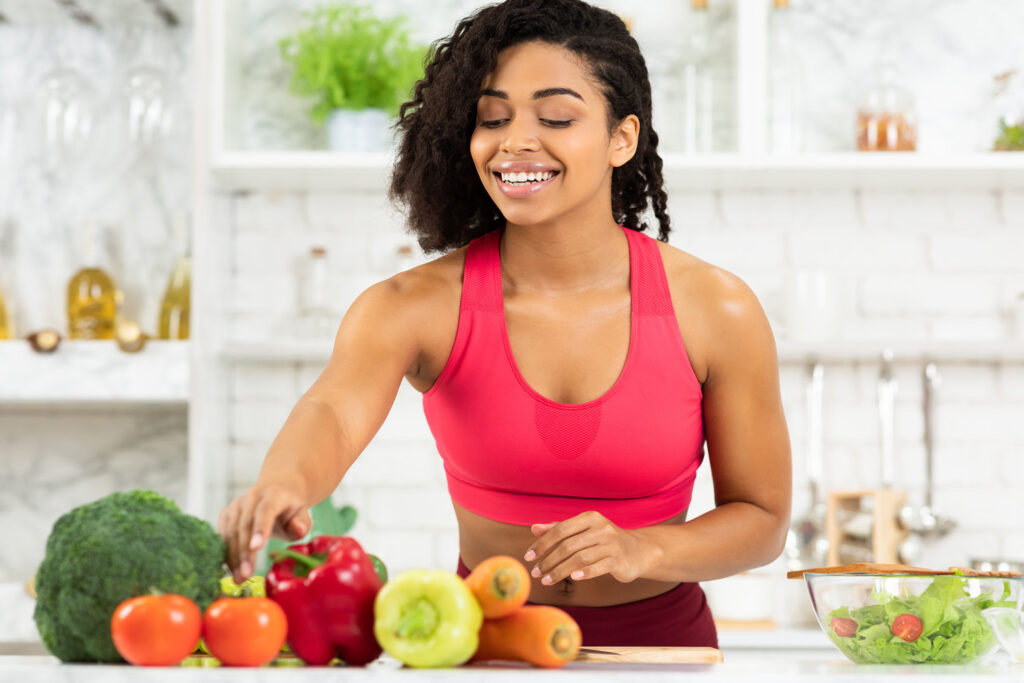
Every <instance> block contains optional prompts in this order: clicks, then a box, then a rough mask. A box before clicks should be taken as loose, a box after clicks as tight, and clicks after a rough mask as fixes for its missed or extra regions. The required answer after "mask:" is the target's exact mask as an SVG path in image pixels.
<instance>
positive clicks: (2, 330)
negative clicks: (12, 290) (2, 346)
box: [0, 289, 14, 340]
mask: <svg viewBox="0 0 1024 683" xmlns="http://www.w3.org/2000/svg"><path fill="white" fill-rule="evenodd" d="M11 328H12V326H11V320H10V318H9V317H8V316H7V304H6V303H5V301H4V290H3V289H0V340H3V339H10V338H11V337H13V336H14V331H13V330H12V329H11Z"/></svg>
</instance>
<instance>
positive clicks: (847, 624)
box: [831, 617, 857, 638]
mask: <svg viewBox="0 0 1024 683" xmlns="http://www.w3.org/2000/svg"><path fill="white" fill-rule="evenodd" d="M831 625H832V631H834V632H835V634H836V635H837V636H839V637H840V638H850V637H852V636H853V634H854V633H856V632H857V622H856V621H854V620H853V619H847V618H846V617H833V618H832V622H831Z"/></svg>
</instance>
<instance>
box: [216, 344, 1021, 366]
mask: <svg viewBox="0 0 1024 683" xmlns="http://www.w3.org/2000/svg"><path fill="white" fill-rule="evenodd" d="M332 343H333V342H331V341H330V340H325V341H319V340H318V341H306V340H268V341H258V342H231V343H228V344H226V345H225V346H224V348H223V349H222V351H221V355H222V356H223V357H224V358H225V359H226V360H230V361H233V362H236V363H326V362H327V360H328V359H329V358H330V357H331V349H332ZM885 349H891V350H892V352H893V362H894V363H920V362H926V361H934V362H936V363H957V364H968V365H975V364H1007V363H1009V364H1016V363H1024V342H1020V341H988V342H911V341H904V342H894V343H883V342H865V341H822V342H792V341H784V340H783V341H779V342H778V355H779V363H780V364H781V365H799V364H802V363H812V362H815V361H820V362H822V363H834V364H842V363H860V362H874V361H878V360H879V359H881V357H882V352H883V350H885Z"/></svg>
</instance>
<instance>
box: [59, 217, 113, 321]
mask: <svg viewBox="0 0 1024 683" xmlns="http://www.w3.org/2000/svg"><path fill="white" fill-rule="evenodd" d="M96 232H97V229H96V226H95V225H94V224H89V225H87V226H86V228H85V250H84V254H85V259H84V263H85V264H86V265H85V267H83V268H82V269H81V270H79V271H78V272H77V273H75V274H74V276H73V277H72V278H71V280H70V281H69V282H68V299H67V310H68V337H69V338H71V339H113V338H114V326H115V324H116V318H117V290H116V287H114V281H113V279H112V278H111V277H110V275H108V274H107V273H106V271H104V270H103V269H102V268H101V267H100V266H99V259H98V257H97V249H96V237H97V236H96Z"/></svg>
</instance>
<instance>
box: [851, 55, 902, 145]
mask: <svg viewBox="0 0 1024 683" xmlns="http://www.w3.org/2000/svg"><path fill="white" fill-rule="evenodd" d="M857 149H858V150H860V151H862V152H912V151H914V150H915V149H917V116H916V114H915V111H914V97H913V95H911V94H910V91H909V90H907V89H906V88H905V87H903V86H902V85H901V84H900V82H899V72H898V71H897V69H896V67H895V66H893V65H892V64H879V65H876V66H875V69H874V82H873V83H872V84H871V86H870V87H869V88H868V89H867V90H866V91H865V92H864V94H863V96H862V98H861V102H860V106H859V107H858V110H857Z"/></svg>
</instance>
